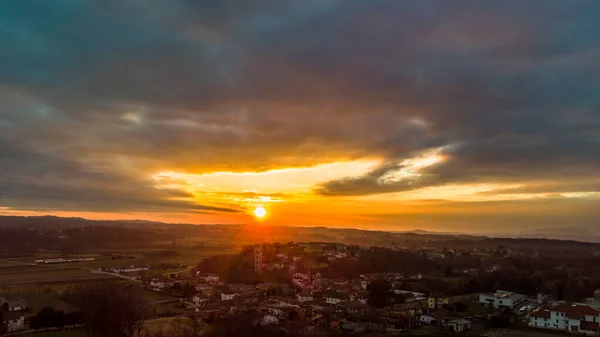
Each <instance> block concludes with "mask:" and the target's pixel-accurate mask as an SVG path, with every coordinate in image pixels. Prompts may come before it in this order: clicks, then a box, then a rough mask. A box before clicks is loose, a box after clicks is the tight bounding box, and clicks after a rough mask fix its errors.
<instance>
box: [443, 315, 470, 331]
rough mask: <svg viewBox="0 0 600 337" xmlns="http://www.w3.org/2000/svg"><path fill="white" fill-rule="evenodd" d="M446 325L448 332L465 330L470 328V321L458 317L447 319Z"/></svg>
mask: <svg viewBox="0 0 600 337" xmlns="http://www.w3.org/2000/svg"><path fill="white" fill-rule="evenodd" d="M446 327H447V328H448V331H450V332H465V331H469V330H471V321H469V320H468V319H464V318H459V319H455V320H452V321H448V323H447V324H446Z"/></svg>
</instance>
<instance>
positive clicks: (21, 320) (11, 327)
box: [6, 315, 25, 333]
mask: <svg viewBox="0 0 600 337" xmlns="http://www.w3.org/2000/svg"><path fill="white" fill-rule="evenodd" d="M6 327H7V331H6V332H8V333H11V332H15V331H19V330H23V329H25V316H22V315H12V316H11V315H7V317H6Z"/></svg>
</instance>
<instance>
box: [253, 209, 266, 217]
mask: <svg viewBox="0 0 600 337" xmlns="http://www.w3.org/2000/svg"><path fill="white" fill-rule="evenodd" d="M253 213H254V216H256V217H257V218H259V219H262V218H264V217H265V216H267V210H266V209H265V208H264V207H262V206H258V207H256V208H255V209H254V212H253Z"/></svg>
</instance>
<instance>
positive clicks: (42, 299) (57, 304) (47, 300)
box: [0, 292, 74, 315]
mask: <svg viewBox="0 0 600 337" xmlns="http://www.w3.org/2000/svg"><path fill="white" fill-rule="evenodd" d="M0 297H4V298H6V299H7V300H25V302H26V303H27V306H29V308H30V310H29V311H28V314H29V315H34V314H35V313H36V312H37V311H38V310H40V309H41V308H43V307H48V306H50V307H54V308H55V309H57V310H62V311H64V312H71V311H73V310H74V308H73V307H71V305H69V304H68V303H65V302H63V301H61V300H60V298H59V296H58V294H56V293H54V292H27V293H9V294H0Z"/></svg>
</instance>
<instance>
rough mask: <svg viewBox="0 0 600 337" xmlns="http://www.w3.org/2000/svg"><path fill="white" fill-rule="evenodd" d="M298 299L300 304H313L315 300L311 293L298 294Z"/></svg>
mask: <svg viewBox="0 0 600 337" xmlns="http://www.w3.org/2000/svg"><path fill="white" fill-rule="evenodd" d="M296 297H297V298H298V302H301V303H303V302H311V301H313V300H314V297H313V295H312V294H311V293H309V292H301V293H298V294H296Z"/></svg>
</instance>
